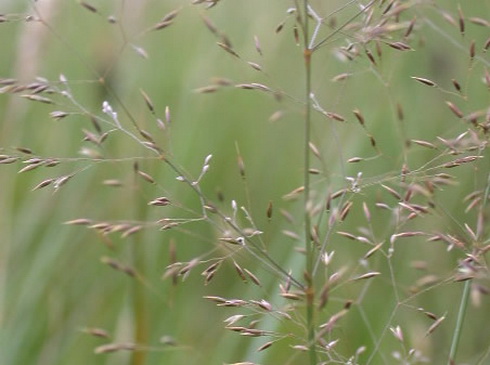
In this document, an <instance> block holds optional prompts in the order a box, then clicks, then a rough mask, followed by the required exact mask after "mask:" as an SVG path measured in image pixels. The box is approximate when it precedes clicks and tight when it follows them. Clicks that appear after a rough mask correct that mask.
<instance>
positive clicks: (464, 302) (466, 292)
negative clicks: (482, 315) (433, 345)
mask: <svg viewBox="0 0 490 365" xmlns="http://www.w3.org/2000/svg"><path fill="white" fill-rule="evenodd" d="M470 291H471V280H467V281H466V282H465V283H464V287H463V295H462V296H461V303H460V304H459V312H458V318H457V319H456V327H455V329H454V335H453V340H452V342H451V349H450V350H449V360H448V362H447V363H448V365H453V364H455V361H454V359H455V358H456V353H457V350H458V344H459V339H460V337H461V331H462V329H463V324H464V318H465V315H466V308H467V306H468V298H469V296H470Z"/></svg>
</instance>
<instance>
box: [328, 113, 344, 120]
mask: <svg viewBox="0 0 490 365" xmlns="http://www.w3.org/2000/svg"><path fill="white" fill-rule="evenodd" d="M326 116H327V118H330V119H333V120H336V121H338V122H345V118H344V117H343V116H341V115H340V114H337V113H333V112H327V113H326Z"/></svg>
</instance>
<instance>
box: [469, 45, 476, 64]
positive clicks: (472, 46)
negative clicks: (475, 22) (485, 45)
mask: <svg viewBox="0 0 490 365" xmlns="http://www.w3.org/2000/svg"><path fill="white" fill-rule="evenodd" d="M475 52H476V51H475V41H474V40H472V41H471V43H470V59H471V60H473V59H474V58H475Z"/></svg>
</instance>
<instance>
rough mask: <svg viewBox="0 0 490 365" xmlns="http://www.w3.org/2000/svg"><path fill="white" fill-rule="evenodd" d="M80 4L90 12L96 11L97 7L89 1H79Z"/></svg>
mask: <svg viewBox="0 0 490 365" xmlns="http://www.w3.org/2000/svg"><path fill="white" fill-rule="evenodd" d="M80 5H82V6H83V7H84V8H85V9H87V10H88V11H91V12H92V13H97V8H96V7H95V6H93V5H90V4H89V3H86V2H85V1H81V2H80Z"/></svg>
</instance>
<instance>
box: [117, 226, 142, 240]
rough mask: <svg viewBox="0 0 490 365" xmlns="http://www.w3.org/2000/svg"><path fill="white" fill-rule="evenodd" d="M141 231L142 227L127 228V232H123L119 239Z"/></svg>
mask: <svg viewBox="0 0 490 365" xmlns="http://www.w3.org/2000/svg"><path fill="white" fill-rule="evenodd" d="M142 229H143V227H142V226H134V227H131V228H129V229H128V230H126V231H124V232H123V233H122V234H121V238H126V237H128V236H130V235H133V234H135V233H136V232H139V231H141V230H142Z"/></svg>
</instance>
